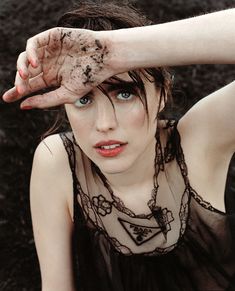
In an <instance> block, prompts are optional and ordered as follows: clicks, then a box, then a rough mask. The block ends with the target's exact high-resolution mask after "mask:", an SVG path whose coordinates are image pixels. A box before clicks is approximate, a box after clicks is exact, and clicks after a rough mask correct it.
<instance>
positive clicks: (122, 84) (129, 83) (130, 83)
mask: <svg viewBox="0 0 235 291" xmlns="http://www.w3.org/2000/svg"><path fill="white" fill-rule="evenodd" d="M104 84H105V85H106V84H107V85H108V86H107V88H106V91H107V92H112V91H115V90H118V89H121V88H126V89H133V88H138V85H137V84H136V82H134V81H121V82H116V83H113V82H104Z"/></svg>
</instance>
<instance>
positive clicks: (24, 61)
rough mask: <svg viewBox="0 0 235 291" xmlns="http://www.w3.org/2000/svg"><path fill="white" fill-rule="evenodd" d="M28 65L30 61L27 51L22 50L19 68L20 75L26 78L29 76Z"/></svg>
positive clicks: (18, 61) (18, 62)
mask: <svg viewBox="0 0 235 291" xmlns="http://www.w3.org/2000/svg"><path fill="white" fill-rule="evenodd" d="M28 65H29V61H28V58H27V55H26V52H22V53H21V54H20V55H19V57H18V60H17V70H18V72H19V74H20V77H21V78H22V79H24V80H26V79H27V78H28V76H29V72H28Z"/></svg>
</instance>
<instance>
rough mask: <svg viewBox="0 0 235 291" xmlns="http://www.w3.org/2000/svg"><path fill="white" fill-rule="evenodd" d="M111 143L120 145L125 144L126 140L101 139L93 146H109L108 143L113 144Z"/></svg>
mask: <svg viewBox="0 0 235 291" xmlns="http://www.w3.org/2000/svg"><path fill="white" fill-rule="evenodd" d="M113 144H120V145H123V144H127V143H126V142H123V141H120V140H102V141H100V142H97V143H96V144H95V145H94V147H95V148H98V147H101V146H109V145H113Z"/></svg>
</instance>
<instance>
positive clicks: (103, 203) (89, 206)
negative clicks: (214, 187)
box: [60, 133, 189, 256]
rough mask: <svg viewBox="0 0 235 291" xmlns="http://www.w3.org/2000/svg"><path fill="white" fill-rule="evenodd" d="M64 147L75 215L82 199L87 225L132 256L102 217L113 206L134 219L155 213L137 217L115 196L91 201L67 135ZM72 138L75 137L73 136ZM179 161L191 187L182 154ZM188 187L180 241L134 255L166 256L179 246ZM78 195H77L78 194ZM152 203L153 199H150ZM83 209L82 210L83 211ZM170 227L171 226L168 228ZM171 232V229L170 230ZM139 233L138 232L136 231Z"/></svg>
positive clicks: (183, 207)
mask: <svg viewBox="0 0 235 291" xmlns="http://www.w3.org/2000/svg"><path fill="white" fill-rule="evenodd" d="M60 136H61V138H62V140H63V143H64V146H65V148H66V151H67V153H68V157H69V163H70V167H71V170H72V172H73V178H74V181H75V183H74V197H76V199H74V213H75V212H76V211H75V209H77V208H78V207H80V205H79V203H78V201H77V198H78V197H80V198H81V203H82V208H83V211H82V212H83V214H84V215H85V221H84V222H85V223H86V224H87V223H88V221H90V222H91V223H92V224H93V226H95V227H96V228H97V229H98V230H99V232H100V233H103V234H104V235H105V237H106V238H107V239H108V241H109V242H110V243H111V245H113V247H114V248H115V249H116V250H117V251H118V252H121V253H123V254H125V255H132V254H133V252H132V251H131V250H130V249H129V248H128V247H126V246H124V245H122V244H121V243H120V242H119V240H118V239H117V238H113V237H110V236H109V235H108V233H107V232H106V230H105V227H104V225H103V223H102V219H101V217H100V216H105V215H107V214H110V213H111V211H112V206H114V207H115V208H116V209H117V210H119V211H121V212H123V213H125V214H127V215H128V216H130V217H133V218H145V219H149V218H151V217H152V216H153V213H150V214H148V215H146V214H139V215H136V214H135V213H134V212H133V211H131V210H130V209H128V208H127V207H125V205H124V203H123V202H122V201H121V199H119V198H118V197H116V196H115V195H113V197H112V198H113V201H112V202H110V201H107V200H106V199H105V198H104V196H103V195H101V194H100V195H98V196H96V197H93V201H92V200H91V199H90V197H89V196H88V195H87V194H86V193H84V192H83V190H82V188H81V185H80V183H79V181H78V179H77V176H76V171H75V166H76V160H75V159H76V156H75V151H74V143H73V142H72V141H71V140H70V139H69V137H68V136H67V135H66V133H61V134H60ZM72 138H74V137H73V135H72ZM179 153H181V154H183V152H182V149H181V151H179ZM167 156H168V157H169V155H168V154H167ZM176 157H177V161H178V164H179V166H180V169H181V171H182V175H183V177H184V178H185V181H186V182H187V183H186V186H188V185H189V183H188V179H187V167H186V164H185V162H184V159H183V156H181V155H180V154H178V155H177V156H176ZM168 160H172V157H171V158H168ZM188 189H189V188H188V187H186V190H185V192H184V194H183V195H182V200H181V207H180V213H179V217H180V221H181V227H180V236H179V239H178V240H177V242H176V243H175V244H173V245H171V246H169V247H166V248H159V247H158V248H156V249H155V250H154V251H151V252H147V253H146V252H144V253H138V254H136V253H134V255H147V256H151V255H162V254H166V253H168V252H170V251H172V250H173V249H174V248H175V247H176V246H177V245H178V242H179V240H180V239H181V237H182V236H183V234H184V232H185V229H186V226H187V219H188V212H189V203H188V201H189V191H188ZM76 193H77V194H76ZM155 195H156V193H152V199H154V196H155ZM150 201H151V199H150ZM82 208H81V209H82ZM167 218H169V212H168V211H166V213H165V216H164V218H163V217H162V219H163V220H164V219H165V220H166V221H167ZM75 221H78V218H77V217H75ZM168 227H169V226H168ZM168 230H169V228H168ZM136 231H137V230H136ZM138 231H142V230H138Z"/></svg>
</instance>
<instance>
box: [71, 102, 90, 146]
mask: <svg viewBox="0 0 235 291" xmlns="http://www.w3.org/2000/svg"><path fill="white" fill-rule="evenodd" d="M66 113H67V117H68V120H69V123H70V126H71V128H72V130H73V133H74V135H75V137H76V140H77V142H78V140H81V141H82V140H84V138H83V137H84V136H85V135H86V136H87V135H88V132H89V131H90V128H91V127H92V118H90V117H89V116H86V117H85V116H84V115H81V114H78V113H77V111H76V109H75V110H74V109H73V108H71V107H69V106H68V107H67V108H66Z"/></svg>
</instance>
